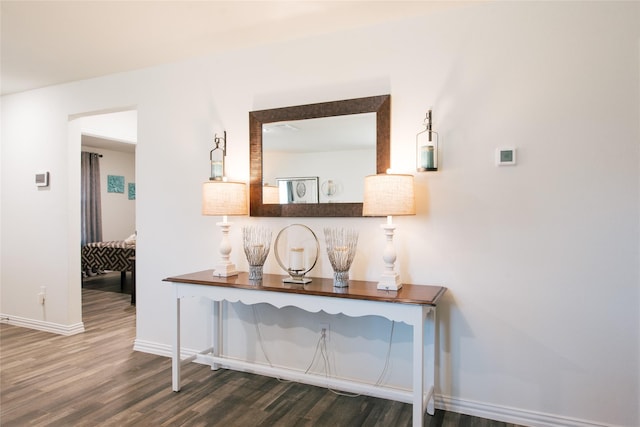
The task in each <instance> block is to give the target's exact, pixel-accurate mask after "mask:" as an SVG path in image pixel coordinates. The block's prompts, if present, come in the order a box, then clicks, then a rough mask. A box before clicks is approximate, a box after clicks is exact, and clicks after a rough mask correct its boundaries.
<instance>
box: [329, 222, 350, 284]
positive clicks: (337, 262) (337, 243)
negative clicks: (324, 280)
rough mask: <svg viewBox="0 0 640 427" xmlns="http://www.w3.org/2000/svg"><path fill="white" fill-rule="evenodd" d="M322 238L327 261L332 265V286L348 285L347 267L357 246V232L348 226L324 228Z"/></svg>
mask: <svg viewBox="0 0 640 427" xmlns="http://www.w3.org/2000/svg"><path fill="white" fill-rule="evenodd" d="M324 238H325V241H326V244H327V255H328V256H329V262H330V263H331V267H333V286H334V287H336V288H346V287H348V286H349V269H350V268H351V263H352V262H353V258H354V257H355V255H356V247H357V246H358V232H357V231H356V230H353V229H348V228H347V229H345V228H325V229H324Z"/></svg>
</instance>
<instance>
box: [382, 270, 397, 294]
mask: <svg viewBox="0 0 640 427" xmlns="http://www.w3.org/2000/svg"><path fill="white" fill-rule="evenodd" d="M401 287H402V283H400V275H399V274H397V273H396V274H393V275H391V274H383V275H382V277H381V278H380V281H379V282H378V289H382V290H384V291H397V290H398V289H400V288H401Z"/></svg>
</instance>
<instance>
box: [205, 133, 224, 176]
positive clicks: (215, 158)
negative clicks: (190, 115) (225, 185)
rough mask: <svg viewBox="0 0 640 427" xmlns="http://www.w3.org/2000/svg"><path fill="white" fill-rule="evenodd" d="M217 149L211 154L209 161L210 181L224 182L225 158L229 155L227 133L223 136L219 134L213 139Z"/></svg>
mask: <svg viewBox="0 0 640 427" xmlns="http://www.w3.org/2000/svg"><path fill="white" fill-rule="evenodd" d="M213 143H214V144H215V147H214V148H213V150H211V151H210V152H209V161H210V162H211V175H210V176H209V180H210V181H222V180H223V179H224V177H225V175H226V171H225V167H224V166H225V165H224V158H225V156H226V155H227V131H226V130H225V131H224V135H223V136H218V135H217V134H216V135H214V137H213Z"/></svg>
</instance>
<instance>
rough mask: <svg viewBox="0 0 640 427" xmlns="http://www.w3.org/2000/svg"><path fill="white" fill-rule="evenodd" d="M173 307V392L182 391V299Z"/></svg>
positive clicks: (175, 287) (177, 300)
mask: <svg viewBox="0 0 640 427" xmlns="http://www.w3.org/2000/svg"><path fill="white" fill-rule="evenodd" d="M174 289H175V291H176V301H175V304H174V306H173V327H174V330H173V354H172V355H171V373H172V387H173V391H180V297H179V296H178V295H177V290H178V288H177V286H176V285H174Z"/></svg>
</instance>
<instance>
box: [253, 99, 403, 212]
mask: <svg viewBox="0 0 640 427" xmlns="http://www.w3.org/2000/svg"><path fill="white" fill-rule="evenodd" d="M390 112H391V96H390V95H380V96H371V97H366V98H357V99H348V100H342V101H333V102H323V103H318V104H309V105H298V106H294V107H284V108H275V109H271V110H260V111H251V112H250V113H249V131H250V139H251V140H250V162H251V181H250V213H251V216H274V217H279V216H290V217H348V216H362V200H363V187H364V177H365V176H366V175H371V174H375V173H384V172H385V171H386V170H387V169H388V168H389V165H390V154H389V153H390V134H391V125H390V123H391V122H390Z"/></svg>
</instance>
